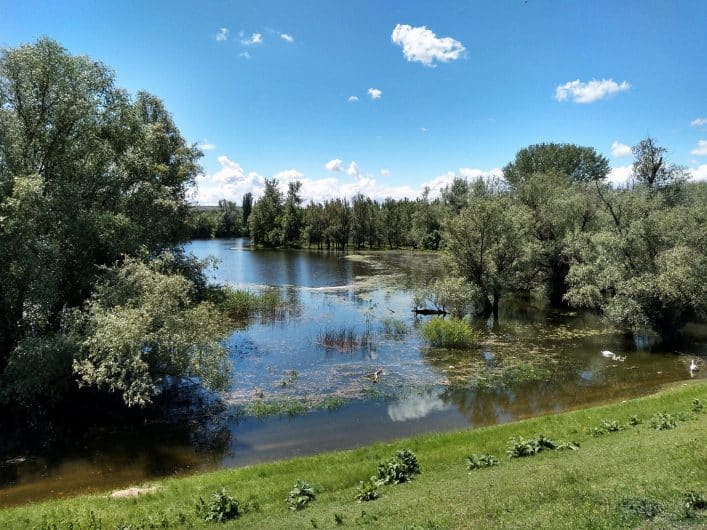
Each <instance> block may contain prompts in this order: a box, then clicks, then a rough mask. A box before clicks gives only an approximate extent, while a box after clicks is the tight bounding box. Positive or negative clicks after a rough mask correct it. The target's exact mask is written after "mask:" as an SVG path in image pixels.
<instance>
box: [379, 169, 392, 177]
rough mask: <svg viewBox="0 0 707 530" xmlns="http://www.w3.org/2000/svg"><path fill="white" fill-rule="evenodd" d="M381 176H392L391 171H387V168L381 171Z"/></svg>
mask: <svg viewBox="0 0 707 530" xmlns="http://www.w3.org/2000/svg"><path fill="white" fill-rule="evenodd" d="M381 176H383V177H388V176H390V170H389V169H386V168H383V169H381Z"/></svg>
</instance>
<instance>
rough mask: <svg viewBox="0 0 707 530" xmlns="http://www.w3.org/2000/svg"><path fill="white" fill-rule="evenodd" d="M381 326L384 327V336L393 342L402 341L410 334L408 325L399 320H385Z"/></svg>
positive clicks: (388, 318)
mask: <svg viewBox="0 0 707 530" xmlns="http://www.w3.org/2000/svg"><path fill="white" fill-rule="evenodd" d="M381 324H382V327H383V335H384V336H385V337H389V338H392V339H393V340H402V339H404V338H405V337H406V336H407V334H408V333H409V332H410V329H409V328H408V326H407V324H405V322H403V321H402V320H399V319H397V318H391V317H387V318H384V319H383V321H382V323H381Z"/></svg>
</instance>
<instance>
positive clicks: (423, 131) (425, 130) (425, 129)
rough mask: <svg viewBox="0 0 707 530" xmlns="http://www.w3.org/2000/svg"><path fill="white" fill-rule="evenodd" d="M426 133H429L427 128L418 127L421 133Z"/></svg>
mask: <svg viewBox="0 0 707 530" xmlns="http://www.w3.org/2000/svg"><path fill="white" fill-rule="evenodd" d="M427 131H429V129H428V128H427V127H420V132H421V133H426V132H427Z"/></svg>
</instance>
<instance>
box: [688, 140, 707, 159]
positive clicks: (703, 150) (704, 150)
mask: <svg viewBox="0 0 707 530" xmlns="http://www.w3.org/2000/svg"><path fill="white" fill-rule="evenodd" d="M690 154H691V155H697V156H707V140H698V142H697V147H695V148H694V149H693V150H692V151H690Z"/></svg>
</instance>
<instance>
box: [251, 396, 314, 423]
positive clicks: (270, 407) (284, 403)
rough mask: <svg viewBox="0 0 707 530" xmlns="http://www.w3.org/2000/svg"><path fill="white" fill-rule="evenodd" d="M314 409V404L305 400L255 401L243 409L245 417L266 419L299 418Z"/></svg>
mask: <svg viewBox="0 0 707 530" xmlns="http://www.w3.org/2000/svg"><path fill="white" fill-rule="evenodd" d="M311 408H312V403H311V402H309V401H307V400H305V399H275V400H268V401H265V400H261V399H258V400H255V401H251V402H250V403H247V404H246V405H244V406H243V407H242V408H241V411H240V412H241V413H242V414H243V415H245V416H255V417H256V418H266V417H268V416H298V415H300V414H305V413H306V412H307V411H309V410H310V409H311Z"/></svg>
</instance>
